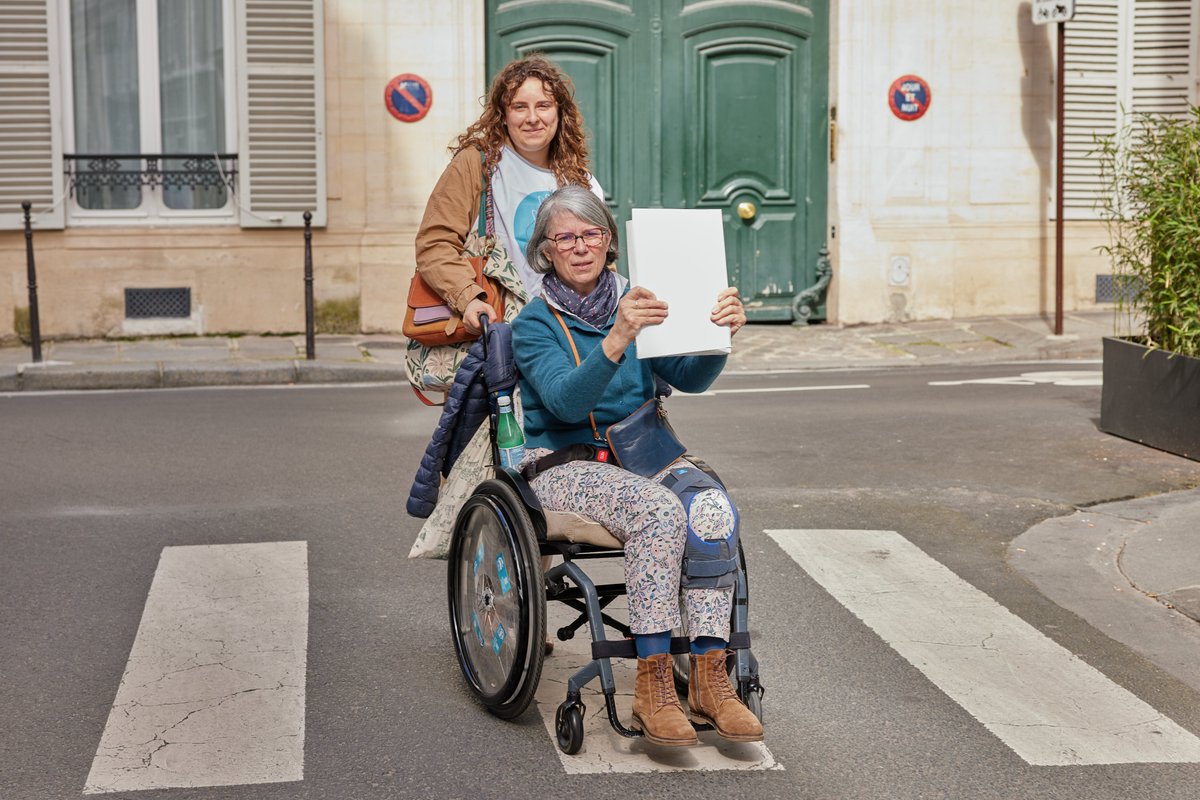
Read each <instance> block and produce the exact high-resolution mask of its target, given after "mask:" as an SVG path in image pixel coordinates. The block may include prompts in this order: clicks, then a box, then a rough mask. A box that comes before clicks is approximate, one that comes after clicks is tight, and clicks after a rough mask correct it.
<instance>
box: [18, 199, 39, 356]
mask: <svg viewBox="0 0 1200 800" xmlns="http://www.w3.org/2000/svg"><path fill="white" fill-rule="evenodd" d="M32 207H33V204H32V203H30V202H29V201H28V200H26V201H25V202H24V203H21V208H23V209H25V270H26V273H27V274H28V276H29V338H30V339H32V340H33V363H35V364H40V363H41V361H42V326H41V322H40V321H39V319H38V296H37V267H35V266H34V264H33V220H32V219H31V218H30V209H31V208H32Z"/></svg>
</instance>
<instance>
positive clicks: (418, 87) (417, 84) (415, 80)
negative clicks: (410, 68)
mask: <svg viewBox="0 0 1200 800" xmlns="http://www.w3.org/2000/svg"><path fill="white" fill-rule="evenodd" d="M383 102H384V103H385V104H386V105H387V110H388V111H390V112H391V114H392V116H393V117H395V118H396V119H398V120H400V121H401V122H416V121H417V120H419V119H421V118H422V117H424V116H425V115H426V114H428V113H429V108H430V106H432V105H433V89H431V88H429V82H428V81H426V80H425V79H424V78H422V77H421V76H420V75H414V74H412V73H411V72H406V73H404V74H403V75H397V76H396V77H394V78H392V79H391V80H390V81H388V85H387V88H386V89H384V90H383Z"/></svg>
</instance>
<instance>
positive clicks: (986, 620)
mask: <svg viewBox="0 0 1200 800" xmlns="http://www.w3.org/2000/svg"><path fill="white" fill-rule="evenodd" d="M767 534H768V535H769V536H770V537H771V538H772V539H774V540H775V541H776V542H778V543H779V546H780V547H782V548H783V549H784V551H785V552H787V554H788V555H789V556H791V557H792V558H793V559H794V560H795V561H796V562H797V563H798V564H799V565H800V566H801V567H803V568H804V570H805V571H806V572H808V573H809V574H810V575H811V576H812V577H813V578H814V579H815V580H816V581H817V583H819V584H821V585H822V586H823V587H825V590H826V591H828V592H829V593H830V594H831V595H833V597H834V598H836V599H837V600H838V601H839V602H840V603H841V604H842V605H844V606H845V607H846V608H847V609H849V610H850V611H851V612H852V613H853V614H854V615H855V616H857V617H858V618H859V619H861V620H862V621H863V622H864V623H866V624H867V626H868V627H870V628H871V629H872V630H874V631H875V632H876V633H877V634H879V636H880V637H881V638H882V639H883V640H884V641H885V642H886V643H887V644H889V645H890V646H891V647H892V648H894V649H895V650H896V651H897V652H898V653H899V654H900V655H902V656H903V657H904V658H906V659H907V660H908V661H910V662H911V663H912V664H913V665H914V666H915V667H916V668H917V669H919V670H920V671H921V672H923V673H924V674H925V676H926V677H928V678H929V680H931V681H932V682H933V683H934V684H935V685H936V686H937V687H938V688H939V689H941V690H942V691H943V692H945V693H946V694H947V695H949V696H950V698H951V699H953V700H954V701H955V702H957V703H958V704H959V705H961V706H962V707H963V708H964V709H966V710H967V712H969V713H970V714H971V716H973V717H975V718H976V719H977V720H979V721H980V722H981V723H982V724H983V725H984V726H985V727H986V728H987V729H988V730H990V731H991V732H992V733H994V734H995V735H996V736H997V737H998V738H999V739H1000V740H1001V741H1002V742H1004V743H1005V744H1006V745H1008V746H1009V747H1011V748H1012V749H1013V750H1014V751H1015V752H1016V753H1017V755H1019V756H1020V757H1021V758H1023V759H1024V760H1025V761H1026V762H1028V763H1030V764H1035V765H1046V766H1066V765H1077V764H1129V763H1161V762H1187V763H1195V762H1200V739H1197V738H1196V736H1194V735H1193V734H1191V733H1189V732H1188V731H1186V730H1184V729H1183V728H1181V727H1180V726H1178V725H1176V724H1175V723H1174V722H1172V721H1171V720H1169V719H1167V718H1166V717H1165V716H1163V715H1162V714H1160V713H1159V712H1158V711H1156V710H1155V709H1153V708H1152V707H1150V706H1149V705H1147V704H1146V703H1144V702H1143V701H1142V700H1140V699H1138V698H1137V697H1135V696H1134V695H1133V694H1131V693H1130V692H1128V691H1126V690H1125V689H1122V688H1121V687H1119V686H1117V685H1116V684H1115V683H1113V682H1112V681H1110V680H1109V679H1108V678H1106V677H1105V676H1104V675H1102V674H1101V673H1100V672H1099V671H1097V670H1096V669H1094V668H1093V667H1091V666H1089V665H1087V664H1085V663H1084V662H1083V661H1081V660H1080V659H1078V658H1077V657H1076V656H1075V655H1074V654H1072V653H1070V652H1069V651H1067V650H1066V649H1064V648H1063V647H1061V646H1060V645H1058V644H1056V643H1055V642H1053V641H1052V640H1050V639H1049V638H1048V637H1046V636H1045V635H1044V634H1042V633H1041V632H1040V631H1038V630H1036V629H1035V628H1033V627H1032V626H1030V625H1029V624H1027V623H1026V622H1024V621H1023V620H1021V619H1020V618H1018V617H1017V616H1015V615H1014V614H1012V613H1011V612H1010V611H1008V610H1007V609H1005V608H1003V607H1002V606H1000V605H999V604H998V603H997V602H996V601H995V600H993V599H992V598H990V597H988V596H987V595H985V594H983V593H982V592H980V591H979V590H978V589H976V588H974V587H973V586H971V585H970V584H968V583H967V582H965V581H963V580H962V579H961V578H959V577H958V576H956V575H955V574H954V573H952V572H951V571H950V570H948V569H947V568H946V567H944V566H943V565H942V564H940V563H938V562H937V561H935V560H934V559H932V558H930V557H929V556H927V555H925V553H923V552H922V551H921V550H919V549H918V548H917V547H916V546H915V545H913V544H912V543H910V542H909V541H908V540H906V539H904V538H903V537H902V536H900V535H899V534H898V533H896V532H894V531H854V530H774V531H767Z"/></svg>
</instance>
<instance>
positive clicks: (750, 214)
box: [737, 200, 758, 219]
mask: <svg viewBox="0 0 1200 800" xmlns="http://www.w3.org/2000/svg"><path fill="white" fill-rule="evenodd" d="M737 212H738V216H739V217H741V218H742V219H754V215H755V214H757V213H758V209H757V208H755V207H754V203H751V202H750V201H749V200H746V201H744V202H741V203H738V207H737Z"/></svg>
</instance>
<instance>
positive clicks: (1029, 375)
mask: <svg viewBox="0 0 1200 800" xmlns="http://www.w3.org/2000/svg"><path fill="white" fill-rule="evenodd" d="M1039 383H1052V384H1054V385H1055V386H1101V385H1103V383H1104V373H1103V372H1102V371H1100V370H1098V369H1095V370H1066V371H1060V372H1023V373H1021V374H1020V375H1013V376H1010V377H1003V378H975V379H973V380H966V381H930V382H929V385H930V386H966V385H967V384H989V385H993V386H1036V385H1037V384H1039Z"/></svg>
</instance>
